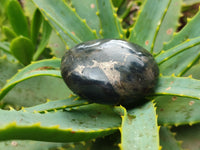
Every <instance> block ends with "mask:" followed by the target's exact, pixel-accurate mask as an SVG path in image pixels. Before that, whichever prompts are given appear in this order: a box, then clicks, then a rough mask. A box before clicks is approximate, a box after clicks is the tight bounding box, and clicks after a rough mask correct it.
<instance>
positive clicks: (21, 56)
mask: <svg viewBox="0 0 200 150" xmlns="http://www.w3.org/2000/svg"><path fill="white" fill-rule="evenodd" d="M10 50H11V52H12V54H13V55H14V56H15V57H16V58H17V59H18V60H19V61H20V62H21V63H22V64H23V65H28V64H30V62H31V60H32V57H33V53H34V51H35V48H34V45H33V43H32V41H31V40H30V39H29V38H27V37H24V36H18V37H16V38H15V39H13V40H12V42H11V44H10Z"/></svg>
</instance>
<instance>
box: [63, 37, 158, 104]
mask: <svg viewBox="0 0 200 150" xmlns="http://www.w3.org/2000/svg"><path fill="white" fill-rule="evenodd" d="M61 72H62V77H63V79H64V81H65V82H66V84H67V85H68V87H69V88H70V89H71V90H72V91H73V92H74V93H76V94H78V95H79V96H80V97H83V98H86V99H88V100H89V101H92V102H96V103H103V104H122V105H129V104H138V103H140V102H141V101H144V99H145V97H146V96H148V95H149V94H151V93H152V92H153V90H154V87H155V86H156V83H157V79H158V74H159V70H158V66H157V64H156V62H155V60H154V58H153V56H152V55H151V54H150V53H149V52H148V51H147V50H145V49H144V48H142V47H140V46H138V45H137V44H134V43H130V42H126V41H124V40H114V39H101V40H93V41H88V42H85V43H81V44H79V45H77V46H75V47H74V48H72V49H70V50H69V51H67V52H66V54H65V55H64V56H63V58H62V63H61Z"/></svg>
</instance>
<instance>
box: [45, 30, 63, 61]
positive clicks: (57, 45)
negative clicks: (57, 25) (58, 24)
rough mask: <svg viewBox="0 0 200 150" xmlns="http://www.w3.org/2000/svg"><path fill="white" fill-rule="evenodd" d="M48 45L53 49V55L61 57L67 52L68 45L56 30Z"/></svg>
mask: <svg viewBox="0 0 200 150" xmlns="http://www.w3.org/2000/svg"><path fill="white" fill-rule="evenodd" d="M47 47H49V48H50V49H51V53H52V55H53V56H55V57H58V58H61V57H62V56H63V55H64V53H65V52H66V45H65V43H64V42H63V40H62V39H61V38H60V37H59V36H58V35H57V34H56V32H55V31H54V30H52V32H51V36H50V38H49V42H48V45H47Z"/></svg>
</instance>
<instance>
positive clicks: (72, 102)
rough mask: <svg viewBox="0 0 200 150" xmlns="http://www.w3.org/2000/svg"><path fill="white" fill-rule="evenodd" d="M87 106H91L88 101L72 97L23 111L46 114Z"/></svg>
mask: <svg viewBox="0 0 200 150" xmlns="http://www.w3.org/2000/svg"><path fill="white" fill-rule="evenodd" d="M86 104H89V103H88V101H86V100H82V99H80V98H79V97H77V96H70V97H69V98H67V99H64V100H55V101H47V102H46V103H44V104H40V105H37V106H33V107H27V108H23V111H28V112H39V113H44V112H46V111H55V110H60V109H66V108H72V107H77V106H82V105H86Z"/></svg>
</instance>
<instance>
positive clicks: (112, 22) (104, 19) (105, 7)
mask: <svg viewBox="0 0 200 150" xmlns="http://www.w3.org/2000/svg"><path fill="white" fill-rule="evenodd" d="M97 5H98V13H97V14H98V16H99V18H100V22H101V28H102V30H101V31H100V34H102V36H103V37H104V38H123V36H124V33H122V27H121V21H120V20H119V18H117V14H116V11H115V9H114V6H113V4H112V1H111V0H97Z"/></svg>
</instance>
